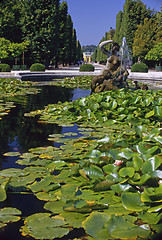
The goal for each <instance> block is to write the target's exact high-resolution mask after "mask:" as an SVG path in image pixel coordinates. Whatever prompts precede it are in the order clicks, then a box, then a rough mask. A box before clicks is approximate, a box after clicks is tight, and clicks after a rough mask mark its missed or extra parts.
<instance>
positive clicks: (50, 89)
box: [0, 86, 90, 169]
mask: <svg viewBox="0 0 162 240" xmlns="http://www.w3.org/2000/svg"><path fill="white" fill-rule="evenodd" d="M40 88H41V92H40V94H37V95H28V96H17V97H12V98H6V99H4V100H5V101H13V102H14V103H15V104H16V108H13V109H11V112H10V113H9V115H7V116H5V117H4V118H3V119H2V120H1V121H0V168H1V169H4V168H9V167H20V166H19V165H17V164H15V161H16V160H17V158H16V157H12V158H11V157H4V156H3V153H5V152H9V151H20V152H27V151H28V149H30V148H32V147H39V146H42V147H43V146H49V145H53V142H50V141H48V140H47V138H48V136H49V134H53V133H62V132H68V131H73V132H76V131H77V127H76V126H74V127H72V128H62V127H60V126H58V125H56V124H42V123H39V122H38V117H36V118H28V117H24V113H26V112H29V111H33V110H37V109H43V108H44V106H46V105H48V104H50V103H57V102H58V101H61V102H64V101H72V100H75V99H77V98H79V97H82V96H86V95H89V92H90V91H89V90H83V89H75V90H72V89H66V88H61V87H55V86H43V87H40Z"/></svg>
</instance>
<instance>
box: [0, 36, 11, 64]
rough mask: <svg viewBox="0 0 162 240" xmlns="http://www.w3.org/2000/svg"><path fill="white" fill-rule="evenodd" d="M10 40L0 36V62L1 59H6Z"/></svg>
mask: <svg viewBox="0 0 162 240" xmlns="http://www.w3.org/2000/svg"><path fill="white" fill-rule="evenodd" d="M10 45H11V42H10V41H9V40H7V39H5V38H0V63H1V61H2V59H6V58H8V56H9V47H10Z"/></svg>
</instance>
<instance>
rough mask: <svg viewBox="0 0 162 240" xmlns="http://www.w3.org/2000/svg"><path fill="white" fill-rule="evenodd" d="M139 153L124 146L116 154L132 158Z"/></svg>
mask: <svg viewBox="0 0 162 240" xmlns="http://www.w3.org/2000/svg"><path fill="white" fill-rule="evenodd" d="M138 155H139V154H138V153H136V152H133V151H132V150H131V149H129V148H125V149H122V150H121V151H120V152H119V153H118V156H120V157H121V158H125V159H127V160H129V159H131V158H133V157H137V156H138Z"/></svg>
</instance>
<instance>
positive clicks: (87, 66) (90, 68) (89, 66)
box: [79, 64, 94, 72]
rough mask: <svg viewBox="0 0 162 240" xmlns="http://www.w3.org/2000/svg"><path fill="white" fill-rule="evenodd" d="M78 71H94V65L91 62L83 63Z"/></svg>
mask: <svg viewBox="0 0 162 240" xmlns="http://www.w3.org/2000/svg"><path fill="white" fill-rule="evenodd" d="M79 71H80V72H94V66H93V65H92V64H83V65H81V66H80V69H79Z"/></svg>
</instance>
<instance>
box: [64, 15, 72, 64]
mask: <svg viewBox="0 0 162 240" xmlns="http://www.w3.org/2000/svg"><path fill="white" fill-rule="evenodd" d="M66 37H67V39H66V45H65V63H66V64H69V65H71V63H72V55H71V51H72V37H73V22H72V20H71V16H70V14H68V15H67V22H66Z"/></svg>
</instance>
